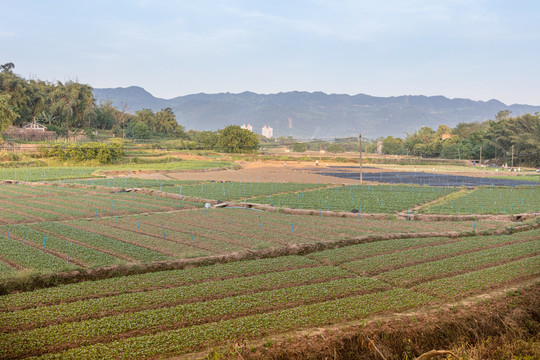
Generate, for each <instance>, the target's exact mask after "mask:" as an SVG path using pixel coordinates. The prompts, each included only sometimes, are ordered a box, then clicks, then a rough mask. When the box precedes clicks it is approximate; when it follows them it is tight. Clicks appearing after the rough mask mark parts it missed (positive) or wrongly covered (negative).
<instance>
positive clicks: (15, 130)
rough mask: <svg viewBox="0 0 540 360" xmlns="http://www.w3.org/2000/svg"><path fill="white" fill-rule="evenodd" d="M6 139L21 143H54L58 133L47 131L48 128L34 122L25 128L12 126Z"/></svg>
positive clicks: (6, 133) (7, 132)
mask: <svg viewBox="0 0 540 360" xmlns="http://www.w3.org/2000/svg"><path fill="white" fill-rule="evenodd" d="M5 135H6V137H7V138H8V139H9V140H20V141H52V140H55V139H56V132H54V131H47V127H46V126H44V125H41V124H38V123H37V122H36V119H35V118H34V121H32V122H31V123H29V124H26V125H24V126H23V127H20V128H19V127H14V126H10V127H9V128H8V129H7V130H6V132H5Z"/></svg>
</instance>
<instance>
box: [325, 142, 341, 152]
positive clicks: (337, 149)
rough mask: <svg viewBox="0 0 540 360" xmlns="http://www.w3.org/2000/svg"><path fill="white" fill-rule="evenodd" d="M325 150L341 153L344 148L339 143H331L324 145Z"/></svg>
mask: <svg viewBox="0 0 540 360" xmlns="http://www.w3.org/2000/svg"><path fill="white" fill-rule="evenodd" d="M326 151H328V152H331V153H343V152H345V148H344V147H343V145H341V144H336V143H332V144H330V145H328V146H327V147H326Z"/></svg>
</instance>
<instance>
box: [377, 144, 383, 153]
mask: <svg viewBox="0 0 540 360" xmlns="http://www.w3.org/2000/svg"><path fill="white" fill-rule="evenodd" d="M377 155H382V141H377Z"/></svg>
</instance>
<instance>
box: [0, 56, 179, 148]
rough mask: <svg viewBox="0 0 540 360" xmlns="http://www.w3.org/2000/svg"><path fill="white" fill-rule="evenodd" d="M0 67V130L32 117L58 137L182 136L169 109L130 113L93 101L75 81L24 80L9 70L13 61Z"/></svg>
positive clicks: (28, 120) (87, 90)
mask: <svg viewBox="0 0 540 360" xmlns="http://www.w3.org/2000/svg"><path fill="white" fill-rule="evenodd" d="M0 68H1V71H0V131H4V130H6V128H7V127H9V126H10V125H14V126H22V125H24V124H27V123H30V122H32V121H33V120H34V119H35V120H36V121H37V122H38V123H40V124H43V125H45V126H46V127H47V130H51V131H55V132H56V133H57V134H58V135H59V136H67V134H68V133H69V131H81V130H86V132H87V133H91V132H92V131H93V130H96V129H101V130H112V132H113V133H114V135H117V136H126V135H127V136H128V137H140V138H145V137H149V136H150V134H151V133H155V134H166V135H171V136H178V137H181V136H184V130H183V128H182V126H181V125H179V124H178V123H177V121H176V116H175V115H174V113H173V111H172V109H171V108H165V109H162V110H160V111H158V112H156V113H154V111H152V110H150V109H143V110H140V111H137V112H135V113H134V114H130V113H128V112H127V111H126V106H123V108H122V109H118V108H117V107H115V106H113V105H112V103H111V102H110V101H105V102H102V103H99V104H97V103H96V100H95V98H94V95H93V92H92V90H93V89H92V87H91V86H89V85H85V84H81V83H79V82H76V81H66V82H61V81H57V82H48V81H43V80H38V79H29V80H27V79H24V78H23V77H21V76H19V75H17V74H16V73H14V72H13V69H14V68H15V65H14V64H13V63H7V64H3V65H0Z"/></svg>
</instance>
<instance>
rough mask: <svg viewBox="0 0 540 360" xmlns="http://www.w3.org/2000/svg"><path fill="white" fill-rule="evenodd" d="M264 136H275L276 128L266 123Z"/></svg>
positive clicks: (263, 131)
mask: <svg viewBox="0 0 540 360" xmlns="http://www.w3.org/2000/svg"><path fill="white" fill-rule="evenodd" d="M262 136H264V137H267V138H269V139H271V138H273V137H274V129H272V128H271V127H270V126H267V125H264V126H263V128H262Z"/></svg>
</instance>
